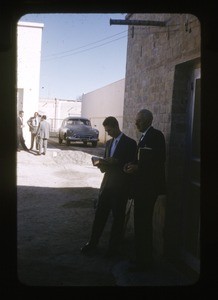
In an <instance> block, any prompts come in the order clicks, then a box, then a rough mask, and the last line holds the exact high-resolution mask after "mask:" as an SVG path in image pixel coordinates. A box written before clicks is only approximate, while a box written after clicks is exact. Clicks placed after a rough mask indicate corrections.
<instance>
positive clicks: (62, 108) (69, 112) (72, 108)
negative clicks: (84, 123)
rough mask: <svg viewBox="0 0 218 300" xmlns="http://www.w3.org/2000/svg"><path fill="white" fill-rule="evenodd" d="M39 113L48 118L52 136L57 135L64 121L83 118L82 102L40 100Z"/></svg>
mask: <svg viewBox="0 0 218 300" xmlns="http://www.w3.org/2000/svg"><path fill="white" fill-rule="evenodd" d="M37 111H38V112H39V114H40V115H42V114H45V115H46V116H47V120H48V122H49V123H50V129H51V134H52V133H54V134H57V132H58V129H59V128H60V126H61V123H62V121H63V119H65V118H67V117H69V116H81V101H77V100H63V99H57V98H55V99H44V98H43V99H42V98H40V99H39V102H38V110H37Z"/></svg>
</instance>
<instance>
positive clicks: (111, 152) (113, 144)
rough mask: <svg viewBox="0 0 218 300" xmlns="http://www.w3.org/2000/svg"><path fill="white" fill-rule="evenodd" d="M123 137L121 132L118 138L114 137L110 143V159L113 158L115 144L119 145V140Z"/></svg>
mask: <svg viewBox="0 0 218 300" xmlns="http://www.w3.org/2000/svg"><path fill="white" fill-rule="evenodd" d="M122 135H123V133H122V132H121V134H119V135H118V137H116V138H115V139H114V140H113V143H112V146H111V150H110V157H112V156H113V154H114V151H115V149H116V147H117V144H118V143H119V140H120V138H121V136H122Z"/></svg>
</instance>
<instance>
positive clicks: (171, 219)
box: [123, 14, 201, 272]
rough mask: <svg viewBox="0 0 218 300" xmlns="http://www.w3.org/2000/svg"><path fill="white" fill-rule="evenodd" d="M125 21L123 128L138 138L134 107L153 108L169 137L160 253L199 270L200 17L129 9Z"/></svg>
mask: <svg viewBox="0 0 218 300" xmlns="http://www.w3.org/2000/svg"><path fill="white" fill-rule="evenodd" d="M125 21H126V22H127V21H134V22H135V23H132V24H131V25H129V26H128V45H127V66H126V80H125V96H124V113H123V116H124V117H123V130H124V132H125V133H126V134H128V135H130V136H131V137H132V138H134V139H138V137H139V133H138V132H137V130H136V127H135V115H136V113H137V112H138V111H139V110H140V109H143V108H147V109H149V110H151V111H152V112H153V115H154V121H153V126H154V127H155V128H157V129H159V130H161V131H162V132H163V133H164V135H165V138H166V145H167V163H166V175H167V188H168V192H167V197H166V199H165V201H162V202H160V203H159V206H158V207H159V210H158V213H157V211H156V212H155V216H156V221H155V220H154V227H155V230H156V231H158V230H159V229H160V228H159V229H158V228H157V227H158V226H162V228H161V230H162V232H163V240H164V250H163V253H162V254H164V255H167V256H168V257H170V258H171V259H175V260H177V261H179V260H182V261H184V262H185V263H186V264H188V265H189V266H190V267H191V268H192V269H194V270H195V271H196V272H199V270H200V80H201V79H200V78H201V32H200V22H199V20H198V19H197V17H195V16H194V15H190V14H129V15H127V16H126V20H125ZM138 21H152V22H153V21H155V22H156V23H155V24H156V25H155V26H151V25H149V23H148V22H147V24H146V22H144V24H145V25H141V26H139V25H138V24H139V22H138ZM150 24H151V23H150ZM164 219H165V222H164V223H163V222H162V223H161V224H159V223H158V222H159V221H158V220H164ZM155 222H156V223H155Z"/></svg>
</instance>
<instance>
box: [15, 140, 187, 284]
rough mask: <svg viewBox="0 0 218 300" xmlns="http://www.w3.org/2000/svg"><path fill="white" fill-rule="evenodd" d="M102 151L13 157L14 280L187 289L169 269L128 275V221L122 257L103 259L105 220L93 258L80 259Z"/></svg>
mask: <svg viewBox="0 0 218 300" xmlns="http://www.w3.org/2000/svg"><path fill="white" fill-rule="evenodd" d="M103 153H104V148H103V147H96V148H92V147H91V146H90V147H82V146H81V147H80V146H74V145H71V146H69V147H67V146H66V145H64V144H63V145H59V144H58V143H57V141H56V140H55V139H51V140H50V142H49V149H48V151H47V154H46V155H45V156H44V155H41V156H37V155H36V152H34V151H32V152H31V153H27V152H25V151H21V152H18V153H17V259H18V279H19V281H20V283H22V284H24V285H27V286H109V287H112V286H150V285H152V286H159V285H161V286H162V285H163V286H164V285H167V286H171V285H173V286H174V285H183V284H189V280H188V278H187V277H185V276H184V275H183V274H181V273H179V272H178V271H177V270H175V269H174V268H173V266H170V265H169V264H166V263H162V262H158V265H157V268H156V269H154V270H153V271H152V272H150V273H146V274H141V273H140V274H134V273H129V272H128V271H127V268H128V266H129V260H128V259H129V258H131V257H132V255H133V230H132V226H131V224H132V215H131V218H130V221H129V223H128V226H127V230H126V235H125V240H124V243H123V249H124V256H123V257H122V258H119V259H117V258H116V259H110V260H109V259H106V258H104V253H105V251H106V249H107V242H108V234H109V229H110V223H111V218H110V219H109V221H108V224H107V226H106V228H105V231H104V233H103V236H102V239H101V242H100V245H99V249H98V252H97V253H96V254H95V255H93V256H84V255H81V253H80V248H81V246H83V245H84V244H85V243H86V242H87V241H88V239H89V235H90V231H91V226H92V222H93V218H94V212H95V210H94V206H95V203H96V199H97V196H98V189H99V187H100V183H101V180H102V176H103V175H102V173H101V172H100V171H99V170H98V169H97V168H95V167H93V166H92V164H91V156H92V155H103Z"/></svg>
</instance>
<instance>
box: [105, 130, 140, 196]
mask: <svg viewBox="0 0 218 300" xmlns="http://www.w3.org/2000/svg"><path fill="white" fill-rule="evenodd" d="M112 143H113V139H110V140H109V141H107V143H106V148H105V155H104V157H105V158H108V157H109V156H110V149H111V146H112ZM136 153H137V143H136V141H135V140H133V139H131V138H130V137H128V136H126V135H125V134H122V136H121V138H120V141H119V143H118V144H117V147H116V149H115V152H114V154H113V158H115V159H117V164H114V165H110V166H107V168H106V169H105V174H104V178H103V180H102V184H101V188H100V191H101V192H102V191H103V190H114V191H115V192H116V193H119V194H127V192H128V187H129V181H130V180H131V178H132V176H131V175H129V174H126V173H125V172H124V171H123V167H124V165H125V164H126V163H128V162H133V161H134V159H135V156H136Z"/></svg>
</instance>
